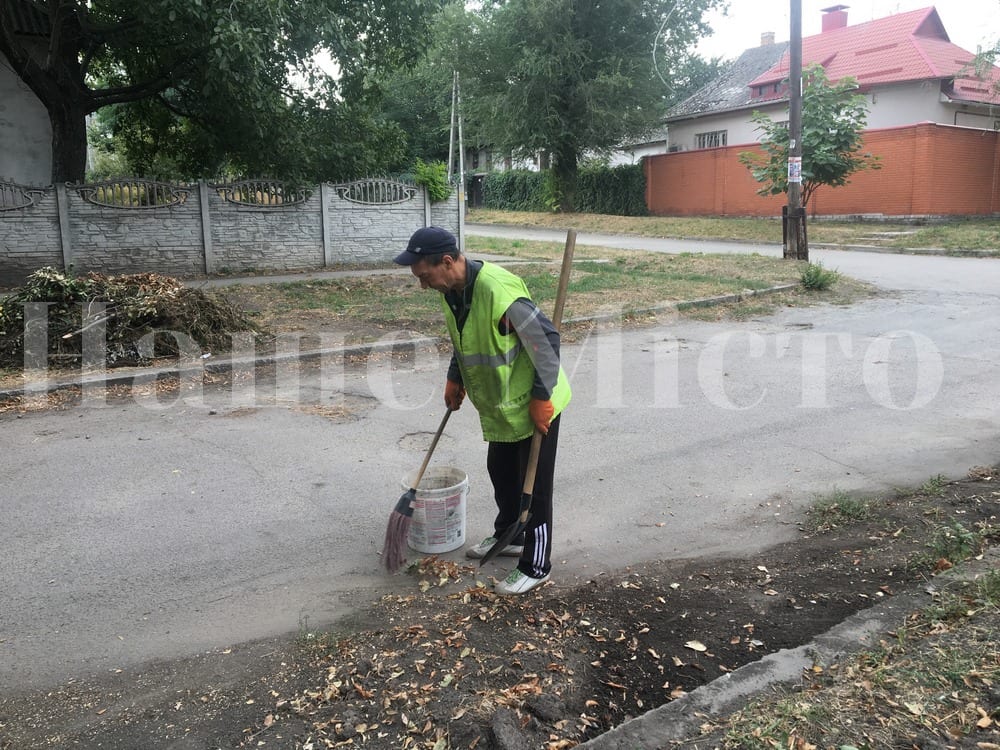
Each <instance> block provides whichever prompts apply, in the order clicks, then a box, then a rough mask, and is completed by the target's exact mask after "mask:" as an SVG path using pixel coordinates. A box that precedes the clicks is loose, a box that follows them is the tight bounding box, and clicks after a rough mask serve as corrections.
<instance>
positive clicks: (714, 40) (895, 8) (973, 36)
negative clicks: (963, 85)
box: [697, 0, 1000, 59]
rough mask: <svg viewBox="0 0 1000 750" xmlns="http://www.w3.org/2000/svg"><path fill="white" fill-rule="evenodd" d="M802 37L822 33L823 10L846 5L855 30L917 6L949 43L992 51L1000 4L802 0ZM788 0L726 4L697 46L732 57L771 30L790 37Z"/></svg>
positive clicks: (999, 28) (999, 34) (982, 0)
mask: <svg viewBox="0 0 1000 750" xmlns="http://www.w3.org/2000/svg"><path fill="white" fill-rule="evenodd" d="M801 3H802V36H803V37H807V36H812V35H813V34H818V33H820V31H821V30H822V16H823V13H822V12H821V10H822V9H823V8H829V7H831V6H833V5H846V6H848V9H847V24H848V26H853V25H855V24H858V23H863V22H865V21H871V20H872V19H875V18H885V17H886V16H891V15H893V14H895V13H905V12H907V11H911V10H919V9H920V8H930V7H935V8H937V12H938V15H939V16H940V17H941V22H942V23H943V24H944V27H945V30H946V31H947V32H948V36H949V38H950V39H951V41H952V43H953V44H957V45H958V46H959V47H962V48H963V49H966V50H968V51H969V52H975V51H976V47H977V45H978V46H982V47H991V46H992V45H993V44H994V43H996V41H997V39H998V38H1000V0H939V1H938V2H936V3H935V2H928V1H927V0H854V2H850V1H849V0H841V1H840V2H837V0H801ZM790 7H791V0H730V2H729V12H728V14H726V15H722V14H719V13H713V14H711V15H710V16H709V17H708V23H709V25H710V26H711V27H712V29H713V30H714V32H715V33H714V34H712V36H710V37H707V38H706V39H704V40H703V41H702V42H701V43H700V44H699V45H698V48H697V50H698V53H699V54H701V55H702V56H704V57H723V58H725V59H732V58H735V57H737V56H738V55H739V54H740V53H742V52H743V51H744V50H747V49H749V48H750V47H756V46H758V45H759V44H760V35H761V34H762V33H764V32H767V31H773V32H774V40H775V41H776V42H787V41H788V39H789V37H790V36H791V32H790V27H789V24H790V20H789V9H790Z"/></svg>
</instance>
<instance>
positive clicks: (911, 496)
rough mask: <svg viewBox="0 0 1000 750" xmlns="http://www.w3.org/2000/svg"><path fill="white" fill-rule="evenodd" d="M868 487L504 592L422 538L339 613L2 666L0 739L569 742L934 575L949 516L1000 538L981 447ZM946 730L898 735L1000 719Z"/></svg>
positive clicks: (412, 744)
mask: <svg viewBox="0 0 1000 750" xmlns="http://www.w3.org/2000/svg"><path fill="white" fill-rule="evenodd" d="M863 505H864V507H865V508H866V509H867V517H865V518H862V519H855V520H849V518H848V516H847V515H846V514H841V515H838V513H837V508H836V507H833V508H832V509H831V508H828V509H827V510H828V511H832V512H828V513H826V514H823V515H822V516H820V515H818V514H815V513H814V514H813V515H812V516H811V518H810V523H809V527H808V528H806V527H802V528H801V529H800V533H799V536H798V538H797V539H795V540H794V541H792V542H789V543H786V544H783V545H781V546H778V547H775V548H773V549H769V550H767V551H765V552H763V553H761V554H759V555H755V556H753V557H745V558H733V559H712V560H709V559H689V560H663V561H660V562H656V563H652V564H648V565H644V566H641V567H636V568H628V569H624V570H621V571H617V572H615V573H609V574H606V575H600V576H598V577H595V578H594V579H592V580H589V581H586V582H585V583H583V584H582V585H578V586H567V585H564V584H561V583H560V581H559V580H557V579H554V580H553V581H552V582H550V583H549V584H546V585H545V586H543V587H541V588H540V589H538V590H536V591H534V592H532V593H530V594H529V595H527V596H525V597H522V598H504V597H498V596H496V595H495V594H493V593H492V589H491V588H490V586H489V583H490V581H489V579H488V578H487V577H486V576H485V575H483V572H482V571H480V570H479V569H478V568H476V567H474V566H473V565H471V564H468V565H467V564H465V563H466V561H465V560H464V559H462V558H460V557H459V556H458V555H457V554H453V555H450V556H449V558H450V559H444V558H440V557H434V556H430V557H425V556H420V555H416V554H412V555H411V565H410V566H409V567H408V568H407V569H405V570H404V571H403V572H401V573H400V574H398V587H397V592H396V593H394V594H393V595H391V596H387V597H385V598H383V599H381V600H380V601H377V602H375V603H374V604H372V605H371V606H370V607H368V608H367V609H365V610H364V611H362V612H360V613H358V614H357V615H356V616H355V617H352V618H351V619H350V620H349V621H343V622H339V623H334V624H332V625H331V626H330V627H329V628H324V629H320V630H316V631H312V630H310V629H309V628H308V627H306V626H303V628H302V631H301V632H299V633H297V634H290V635H289V636H288V637H287V638H285V639H281V640H275V641H268V642H261V643H250V644H233V646H232V648H230V649H225V650H223V651H220V652H215V653H209V654H203V655H199V656H197V657H194V658H191V659H188V660H184V661H178V662H168V663H157V664H150V665H146V666H144V667H143V668H141V669H135V670H126V671H124V672H119V673H116V674H106V675H95V676H94V677H92V678H90V679H80V680H75V681H72V682H69V683H67V684H64V685H61V686H58V687H53V688H52V689H50V690H46V691H42V692H36V693H29V694H17V693H11V692H10V686H4V687H3V692H2V697H0V748H2V750H29V749H31V750H35V749H40V748H76V747H79V748H121V749H127V750H133V749H135V750H138V749H140V748H143V749H145V748H170V749H180V748H192V749H193V748H204V749H208V748H224V749H227V750H228V749H230V748H234V749H235V748H287V749H289V750H292V749H295V750H315V749H318V748H333V747H359V748H372V749H373V750H383V749H385V750H388V749H389V748H392V749H394V750H398V749H399V748H427V749H428V750H444V749H446V748H477V749H485V748H505V749H514V748H518V749H520V748H531V749H539V748H544V749H545V750H559V749H560V748H570V747H573V746H575V745H577V744H579V743H580V742H583V741H586V740H588V739H591V738H594V737H596V736H598V735H600V734H601V733H603V732H605V731H606V730H608V729H610V728H611V727H614V726H616V725H619V724H621V723H622V722H625V721H627V720H628V719H629V718H631V717H634V716H637V715H639V714H642V713H644V712H646V711H648V710H650V709H652V708H655V707H657V706H660V705H662V704H664V703H667V702H669V701H671V700H674V699H676V698H678V697H680V696H682V695H684V694H685V693H688V692H690V691H692V690H695V689H696V688H698V687H699V686H701V685H704V684H706V683H708V682H710V681H712V680H714V679H716V678H718V677H720V676H722V675H724V674H726V673H727V672H730V671H733V670H735V669H737V668H739V667H740V666H742V665H744V664H747V663H750V662H754V661H756V660H759V659H761V658H762V657H763V656H764V655H765V654H769V653H772V652H775V651H777V650H780V649H784V648H790V647H795V646H799V645H801V644H803V643H806V642H808V641H809V640H810V639H811V638H812V637H813V636H815V635H817V634H819V633H822V632H824V631H826V630H828V629H829V628H830V627H831V626H833V625H834V624H836V623H839V622H841V621H843V620H844V619H845V618H846V617H847V616H849V615H851V614H852V613H855V612H858V611H860V610H863V609H866V608H868V607H871V606H873V605H874V604H876V603H877V602H879V601H881V600H884V599H886V598H889V597H893V596H895V595H897V594H899V593H901V592H903V591H913V590H923V589H924V588H925V587H927V583H928V579H929V578H931V577H932V576H933V575H934V572H935V570H936V569H937V570H940V569H943V568H946V567H948V566H949V565H950V564H951V561H947V560H944V559H939V558H938V557H937V552H936V550H937V549H938V548H937V547H935V546H934V544H935V539H938V540H940V538H941V537H940V534H941V532H942V530H947V529H952V530H954V529H956V528H959V526H956V524H958V525H960V527H961V528H963V529H966V530H969V531H972V530H987V534H986V536H987V539H989V538H990V534H992V535H993V536H992V541H993V542H994V543H995V542H996V539H997V537H996V533H997V528H998V525H1000V522H998V518H1000V477H998V476H997V470H996V467H993V468H986V467H973V468H972V469H970V473H969V477H968V478H966V479H964V480H962V481H957V482H952V483H945V482H943V481H940V480H938V481H933V482H930V481H929V482H927V483H926V484H925V485H924V487H923V489H922V490H914V491H900V492H898V493H897V494H894V495H893V496H891V497H880V498H865V499H864V501H863ZM844 507H845V508H846V507H847V504H846V501H845V506H844ZM859 515H860V514H859ZM852 518H853V516H852ZM956 562H957V561H956ZM928 603H930V597H928ZM998 620H1000V618H998V617H997V616H996V613H994V616H993V617H992V627H993V628H994V629H995V630H994V632H993V634H992V636H991V637H993V638H994V640H993V642H994V643H996V642H998V641H997V640H996V638H997V637H998V635H1000V634H998V633H997V632H996V629H1000V622H998ZM0 637H2V634H0ZM893 637H894V635H893V634H892V633H886V634H885V638H886V639H890V640H891V639H892V638H893ZM996 666H1000V665H994V667H996ZM977 684H980V685H981V687H982V691H984V692H983V694H982V695H981V696H980V697H979V698H978V699H977V700H978V701H979V703H978V705H983V706H987V707H988V706H990V705H993V709H992V710H993V711H997V710H998V709H1000V706H998V705H996V704H1000V695H998V693H997V689H996V686H995V685H993V687H990V684H991V681H990V680H988V679H986V680H985V682H981V683H977ZM942 689H943V690H944V689H945V688H942ZM970 689H971V688H970ZM991 690H992V693H991V692H989V691H991ZM991 701H992V704H991ZM997 716H998V718H1000V714H998V715H997ZM713 718H718V717H713ZM859 718H861V717H859ZM706 722H708V719H707V718H706ZM711 728H712V727H711V726H707V727H706V731H709V729H711ZM714 728H716V729H717V728H718V727H717V725H716V726H715V727H714ZM948 731H949V730H948V725H947V724H945V723H942V724H941V725H940V730H939V733H938V734H935V733H934V732H933V731H928V730H927V729H926V727H923V726H920V725H918V724H914V725H913V729H912V730H908V729H904V730H900V732H899V734H898V736H896V737H895V739H894V744H893V745H892V746H893V747H899V748H917V747H919V748H932V747H933V748H938V747H940V748H944V747H959V746H961V747H991V748H993V747H998V746H1000V732H998V730H997V723H996V722H992V723H987V724H985V725H984V726H982V727H978V726H976V725H975V724H974V723H973V724H972V725H971V727H969V732H968V734H967V736H966V737H965V739H964V741H962V740H959V739H957V738H956V737H954V736H950V735H948V734H947V732H948ZM698 746H699V747H701V745H700V744H699V745H698ZM760 746H762V747H763V746H771V745H760ZM774 746H777V745H774ZM783 746H784V745H783ZM875 746H877V745H872V747H875ZM796 747H816V746H815V745H796Z"/></svg>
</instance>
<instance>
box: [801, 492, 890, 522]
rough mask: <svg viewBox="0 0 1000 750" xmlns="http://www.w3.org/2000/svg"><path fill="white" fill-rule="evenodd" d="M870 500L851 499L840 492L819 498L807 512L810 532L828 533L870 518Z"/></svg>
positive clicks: (871, 510)
mask: <svg viewBox="0 0 1000 750" xmlns="http://www.w3.org/2000/svg"><path fill="white" fill-rule="evenodd" d="M874 503H875V500H873V499H871V498H857V497H852V496H851V495H849V494H848V493H846V492H843V491H842V490H834V491H833V493H831V494H830V495H828V496H827V497H823V498H820V499H819V500H818V501H817V502H815V503H814V504H813V505H812V507H810V508H809V510H808V511H807V518H808V522H809V523H808V525H809V528H810V530H811V531H813V532H816V531H830V530H832V529H836V528H839V527H842V526H849V525H851V524H854V523H860V522H861V521H865V520H867V519H869V518H871V516H872V512H873V508H872V506H873V504H874Z"/></svg>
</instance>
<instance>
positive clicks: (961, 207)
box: [645, 5, 1000, 216]
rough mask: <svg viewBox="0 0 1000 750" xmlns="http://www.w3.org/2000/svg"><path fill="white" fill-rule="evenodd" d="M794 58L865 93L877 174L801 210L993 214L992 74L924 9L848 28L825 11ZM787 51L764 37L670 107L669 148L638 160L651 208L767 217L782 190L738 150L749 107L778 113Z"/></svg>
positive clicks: (995, 96) (827, 192) (997, 202)
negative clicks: (763, 183)
mask: <svg viewBox="0 0 1000 750" xmlns="http://www.w3.org/2000/svg"><path fill="white" fill-rule="evenodd" d="M802 63H803V66H806V65H808V64H811V63H819V64H821V65H823V67H824V68H825V69H826V72H827V76H828V78H829V79H830V80H832V81H836V80H840V79H841V78H844V77H847V76H851V77H854V78H855V79H857V81H858V85H859V90H860V92H861V93H863V94H865V96H866V97H867V98H868V105H869V113H868V124H867V129H866V131H865V139H864V141H865V149H866V150H868V151H871V152H873V153H876V154H878V155H879V156H880V157H881V164H882V169H880V170H877V171H864V172H860V173H857V174H855V175H854V176H853V177H852V179H851V182H850V184H848V185H846V186H844V187H841V188H837V189H831V188H826V187H822V188H820V189H819V190H817V192H816V193H815V195H814V196H813V199H812V200H811V201H810V204H809V206H808V207H807V208H808V210H809V213H810V214H811V215H814V216H815V215H845V214H850V215H855V214H856V215H875V216H878V215H881V216H926V215H952V214H961V215H974V214H980V215H981V214H993V213H997V212H998V211H1000V194H997V191H996V188H995V187H994V186H995V184H996V183H997V178H998V177H1000V144H998V140H997V130H998V129H1000V88H998V84H1000V69H998V68H995V67H992V66H990V67H987V69H986V70H985V71H982V74H981V75H979V74H977V70H976V66H975V55H974V54H973V53H971V52H968V51H966V50H963V49H962V48H960V47H958V46H956V45H954V44H952V43H951V42H950V41H949V39H948V34H947V31H946V30H945V28H944V26H943V24H942V23H941V19H940V17H939V16H938V13H937V11H936V10H935V9H934V8H933V7H929V8H924V9H922V10H915V11H911V12H907V13H899V14H897V15H893V16H889V17H887V18H881V19H876V20H873V21H869V22H867V23H862V24H857V25H855V26H849V25H848V23H847V7H846V6H843V5H836V6H833V7H831V8H827V9H826V10H825V11H824V16H823V25H822V32H821V33H819V34H816V35H814V36H810V37H806V38H804V39H803V40H802ZM788 71H789V54H788V49H787V44H782V45H776V44H774V43H773V35H765V36H764V38H763V39H762V44H761V46H760V47H759V48H755V49H753V50H747V51H746V52H744V53H743V55H741V56H740V58H738V59H737V61H736V63H735V64H734V65H732V66H730V68H728V69H727V70H726V71H725V72H724V73H723V74H722V76H720V78H719V79H717V80H716V81H713V82H712V83H711V84H709V85H708V86H706V87H704V88H703V89H701V90H700V91H698V92H696V93H695V94H694V95H692V96H691V97H689V98H688V99H686V100H684V101H683V102H680V103H679V104H677V105H676V106H675V107H673V108H672V109H671V110H670V112H669V113H668V116H667V118H666V123H667V127H668V142H667V143H668V153H665V154H664V153H661V154H657V155H653V156H649V157H648V158H647V159H646V160H645V165H646V176H647V204H648V205H649V208H650V211H651V212H652V213H654V214H682V215H698V214H701V215H739V216H773V215H775V214H778V213H780V211H781V206H782V205H783V204H784V203H785V200H784V198H783V197H781V196H777V197H771V198H763V197H761V196H758V195H756V190H757V188H758V187H760V186H759V184H758V183H757V182H755V181H754V180H753V178H752V177H751V176H750V174H749V172H748V170H747V169H746V167H744V166H743V165H741V164H740V163H739V161H738V157H739V154H740V153H741V152H743V151H748V150H751V149H753V148H755V147H756V143H757V141H758V138H759V134H758V133H757V132H756V131H755V129H754V128H755V126H754V125H753V123H752V122H751V121H750V115H751V114H752V113H753V112H754V111H760V112H763V113H766V114H768V115H769V116H770V117H771V118H772V119H774V120H777V121H782V120H787V119H788V86H787V77H788Z"/></svg>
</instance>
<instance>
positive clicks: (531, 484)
mask: <svg viewBox="0 0 1000 750" xmlns="http://www.w3.org/2000/svg"><path fill="white" fill-rule="evenodd" d="M575 249H576V230H575V229H570V230H568V231H567V232H566V248H565V249H564V250H563V259H562V268H561V269H560V271H559V286H558V287H557V288H556V303H555V306H554V307H553V308H552V326H553V327H554V328H555V329H556V330H557V331H558V330H559V329H560V328H561V327H562V316H563V309H564V308H565V307H566V291H567V290H568V289H569V275H570V272H571V271H572V270H573V251H574V250H575ZM541 450H542V433H541V432H539V431H538V428H535V434H534V435H532V436H531V448H530V449H529V450H528V469H527V471H525V472H524V486H523V488H522V490H521V491H522V492H523V493H524V494H525V495H530V494H531V493H532V491H533V490H534V489H535V471H536V469H537V468H538V454H539V453H540V452H541ZM522 515H524V514H522ZM525 520H527V519H526V518H523V519H522V522H523V521H525Z"/></svg>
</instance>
